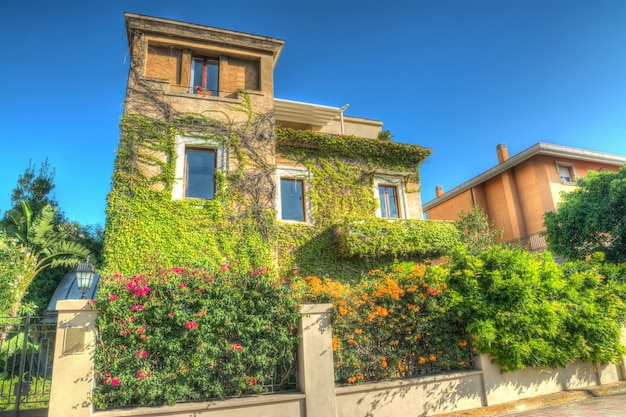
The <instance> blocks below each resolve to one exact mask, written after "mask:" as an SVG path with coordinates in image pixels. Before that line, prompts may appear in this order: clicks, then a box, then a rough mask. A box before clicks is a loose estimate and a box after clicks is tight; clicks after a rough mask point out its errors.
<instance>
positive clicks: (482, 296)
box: [448, 246, 625, 372]
mask: <svg viewBox="0 0 626 417" xmlns="http://www.w3.org/2000/svg"><path fill="white" fill-rule="evenodd" d="M564 271H565V273H564ZM449 274H450V277H449V280H448V282H449V285H450V287H451V289H452V290H453V294H454V298H455V300H456V307H455V310H456V311H457V314H458V316H459V318H461V320H463V322H464V323H466V325H467V330H468V332H469V333H470V334H471V335H472V341H473V347H474V348H475V349H476V350H477V351H478V352H480V353H488V354H490V355H491V357H492V360H493V361H494V362H495V363H497V364H498V365H500V366H501V367H502V371H503V372H508V371H516V370H520V369H523V368H525V367H538V368H546V367H551V368H556V367H565V366H566V365H567V364H568V363H571V362H573V361H574V360H576V359H580V360H582V361H584V362H587V363H591V364H599V363H602V364H606V363H609V362H614V363H617V362H618V361H620V360H621V355H623V354H624V347H623V346H622V345H621V343H620V340H619V336H620V328H621V323H623V318H624V311H625V310H624V302H623V300H622V299H621V298H620V297H619V294H620V293H622V294H623V285H622V284H621V283H619V282H618V281H616V280H613V279H610V280H606V282H604V281H605V280H604V277H603V276H602V275H601V274H600V273H599V271H598V270H597V269H595V270H593V269H589V268H588V267H586V268H582V269H581V268H580V267H579V268H573V267H572V266H566V267H564V268H563V269H562V268H561V267H559V265H558V264H556V263H555V262H554V261H553V259H552V257H551V256H550V254H549V253H544V254H543V255H532V254H529V253H528V252H525V251H523V250H521V249H508V248H504V247H501V246H496V247H492V248H490V249H489V250H487V251H485V252H481V253H479V254H478V255H471V254H469V253H468V251H467V249H459V250H458V251H457V252H456V253H455V254H454V255H453V256H452V260H451V264H450V270H449Z"/></svg>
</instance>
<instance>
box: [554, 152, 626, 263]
mask: <svg viewBox="0 0 626 417" xmlns="http://www.w3.org/2000/svg"><path fill="white" fill-rule="evenodd" d="M578 185H579V188H578V189H576V190H574V191H571V192H568V193H563V194H562V195H561V201H560V202H559V204H558V205H557V209H556V211H553V212H549V213H546V214H545V215H544V223H545V226H546V231H545V237H546V241H547V242H548V246H549V247H550V250H551V251H553V252H554V253H556V254H558V255H560V256H563V257H564V258H567V259H571V260H577V259H578V260H581V259H585V258H586V257H587V256H589V255H591V254H593V253H595V252H603V253H604V254H605V257H606V260H607V261H610V262H625V261H626V165H624V166H622V167H621V169H620V170H619V172H595V171H590V172H589V173H588V174H587V176H586V177H584V178H579V179H578Z"/></svg>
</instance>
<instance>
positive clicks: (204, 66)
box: [189, 57, 219, 96]
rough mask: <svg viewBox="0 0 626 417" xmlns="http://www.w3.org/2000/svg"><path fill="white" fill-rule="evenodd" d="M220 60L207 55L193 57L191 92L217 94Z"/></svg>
mask: <svg viewBox="0 0 626 417" xmlns="http://www.w3.org/2000/svg"><path fill="white" fill-rule="evenodd" d="M218 69H219V61H218V60H217V59H212V58H206V57H193V58H192V59H191V80H190V82H189V84H190V85H191V93H193V94H201V95H207V96H217V91H218V84H217V82H218V79H219V77H218V74H219V70H218Z"/></svg>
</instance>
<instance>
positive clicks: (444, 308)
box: [296, 263, 471, 384]
mask: <svg viewBox="0 0 626 417" xmlns="http://www.w3.org/2000/svg"><path fill="white" fill-rule="evenodd" d="M442 272H443V270H442V269H441V268H439V267H425V266H424V265H420V264H409V263H406V264H402V265H400V266H398V267H397V268H395V269H394V270H393V271H392V272H384V271H380V270H374V271H371V272H370V273H369V274H368V276H367V277H365V278H364V280H363V282H362V283H360V284H355V285H352V286H350V285H348V284H341V283H338V282H336V281H333V280H330V279H324V280H322V279H320V278H317V277H307V278H306V279H305V281H304V282H301V283H299V284H298V285H300V286H304V287H305V292H306V293H307V296H308V297H309V299H310V300H314V301H316V302H332V303H333V318H332V323H333V350H334V359H335V367H336V369H335V380H336V382H337V383H350V384H353V383H358V382H365V381H372V380H380V379H388V378H396V377H406V376H413V375H417V374H422V373H434V372H443V371H446V370H450V369H462V368H468V367H471V356H470V351H469V343H468V338H467V336H466V335H465V333H464V330H463V328H462V327H460V326H459V322H458V320H457V319H456V317H455V315H454V314H451V313H450V311H449V308H450V302H451V298H450V294H449V291H448V289H447V286H446V284H445V282H444V281H443V277H444V276H445V274H442ZM298 285H296V291H300V290H301V289H299V288H298Z"/></svg>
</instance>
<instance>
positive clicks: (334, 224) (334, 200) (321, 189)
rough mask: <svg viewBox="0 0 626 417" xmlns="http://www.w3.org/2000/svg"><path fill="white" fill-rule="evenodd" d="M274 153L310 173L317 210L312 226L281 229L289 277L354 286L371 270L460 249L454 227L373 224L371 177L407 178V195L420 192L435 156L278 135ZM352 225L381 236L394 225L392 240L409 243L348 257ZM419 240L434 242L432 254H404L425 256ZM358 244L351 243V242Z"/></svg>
mask: <svg viewBox="0 0 626 417" xmlns="http://www.w3.org/2000/svg"><path fill="white" fill-rule="evenodd" d="M277 153H278V154H279V155H280V156H282V157H283V158H285V159H288V160H290V161H291V162H292V163H293V164H295V165H298V166H304V167H306V168H307V169H308V170H309V172H311V193H310V195H309V198H310V199H311V201H312V207H313V223H312V224H292V223H290V224H286V223H283V222H279V224H278V259H279V265H280V267H281V272H282V273H283V274H285V275H286V274H288V271H289V270H290V269H291V268H292V267H293V266H297V267H298V268H299V271H300V274H301V275H315V276H319V277H325V276H328V277H332V278H335V279H339V280H343V281H354V280H357V279H359V277H360V276H361V275H362V274H364V273H366V272H367V271H369V270H370V269H375V268H381V267H384V266H385V265H389V264H392V263H394V262H396V261H398V260H401V259H414V260H424V259H428V258H431V257H433V256H440V255H441V254H442V253H444V252H445V251H446V250H447V249H449V248H450V247H451V246H453V245H454V243H457V242H458V234H457V232H456V229H455V228H454V227H453V225H451V224H447V223H439V224H434V223H431V222H426V221H423V220H401V221H398V220H389V219H377V218H376V217H375V212H376V208H377V206H378V201H377V199H376V198H375V194H374V188H373V181H374V177H375V176H376V175H377V174H378V173H381V172H383V173H384V172H394V173H404V174H405V175H404V176H403V177H402V180H403V181H404V182H405V185H407V187H406V189H407V192H410V190H414V191H413V192H418V190H419V188H418V186H419V170H418V168H419V165H420V164H421V162H422V161H423V160H424V159H425V158H426V157H428V156H429V155H430V149H427V148H423V147H420V146H418V145H407V144H401V143H395V142H389V141H382V140H371V139H363V138H359V137H355V136H329V135H319V134H316V133H314V132H310V131H299V130H293V129H279V130H278V131H277ZM411 185H413V187H411ZM353 221H359V222H361V223H363V224H368V225H369V226H370V230H372V229H374V230H375V229H379V228H380V229H379V230H380V231H382V230H383V229H389V228H390V227H392V225H396V226H395V227H394V230H395V236H403V238H401V240H402V239H404V243H403V244H401V242H400V241H396V242H392V241H389V240H385V244H386V245H387V246H388V245H389V244H391V245H395V244H396V243H397V244H398V246H397V247H395V249H389V248H388V247H387V249H385V250H384V251H379V250H378V249H376V247H375V245H372V244H367V243H365V242H364V241H362V243H363V245H362V246H360V247H357V245H354V244H352V245H351V250H352V251H353V253H351V254H350V255H349V256H346V254H347V252H346V250H345V249H346V236H347V235H346V233H345V226H346V225H347V224H351V223H352V222H353ZM407 225H411V226H410V227H407ZM417 230H421V232H416V231H417ZM417 233H421V234H422V236H425V235H424V233H426V234H427V235H429V238H430V237H432V242H433V243H432V247H431V248H430V249H428V250H413V249H411V250H408V249H407V245H408V246H411V245H413V246H414V247H415V248H416V247H417V246H418V245H422V249H424V246H423V245H425V244H429V243H425V242H424V241H423V240H421V241H419V242H418V241H415V240H414V238H415V237H416V234H417ZM387 234H388V233H387ZM377 238H381V239H383V240H384V236H383V235H381V234H376V233H373V234H371V235H370V236H369V239H370V241H371V240H376V239H377ZM357 240H358V238H357V239H354V238H353V239H352V242H356V241H357ZM411 241H413V243H411ZM379 249H382V246H380V247H379ZM359 251H362V252H359ZM353 255H356V256H353Z"/></svg>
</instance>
